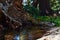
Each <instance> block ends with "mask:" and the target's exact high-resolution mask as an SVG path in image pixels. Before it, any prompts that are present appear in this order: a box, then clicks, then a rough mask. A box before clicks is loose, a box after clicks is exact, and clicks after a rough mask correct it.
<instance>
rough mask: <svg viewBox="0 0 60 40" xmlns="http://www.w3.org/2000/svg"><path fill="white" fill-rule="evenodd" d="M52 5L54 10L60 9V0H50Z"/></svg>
mask: <svg viewBox="0 0 60 40" xmlns="http://www.w3.org/2000/svg"><path fill="white" fill-rule="evenodd" d="M50 5H51V9H52V10H53V11H57V10H60V0H50Z"/></svg>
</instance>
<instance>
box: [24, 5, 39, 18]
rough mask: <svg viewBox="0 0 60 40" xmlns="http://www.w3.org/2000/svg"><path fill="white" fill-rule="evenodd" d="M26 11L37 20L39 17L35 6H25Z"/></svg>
mask: <svg viewBox="0 0 60 40" xmlns="http://www.w3.org/2000/svg"><path fill="white" fill-rule="evenodd" d="M24 9H25V10H26V11H27V12H29V14H30V15H32V16H33V17H34V18H37V17H38V16H39V10H38V9H37V8H35V7H33V6H28V5H26V6H24Z"/></svg>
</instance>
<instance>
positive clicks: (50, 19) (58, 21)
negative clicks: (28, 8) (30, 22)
mask: <svg viewBox="0 0 60 40" xmlns="http://www.w3.org/2000/svg"><path fill="white" fill-rule="evenodd" d="M37 19H39V20H40V21H43V22H53V23H55V24H56V26H60V18H59V17H52V16H51V17H50V16H40V17H38V18H37Z"/></svg>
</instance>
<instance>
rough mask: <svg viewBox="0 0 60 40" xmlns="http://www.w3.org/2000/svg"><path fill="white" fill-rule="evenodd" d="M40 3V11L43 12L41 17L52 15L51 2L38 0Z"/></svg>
mask: <svg viewBox="0 0 60 40" xmlns="http://www.w3.org/2000/svg"><path fill="white" fill-rule="evenodd" d="M38 2H39V9H40V10H41V13H40V15H41V16H45V15H52V13H53V12H52V10H51V7H50V2H49V0H38Z"/></svg>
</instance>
